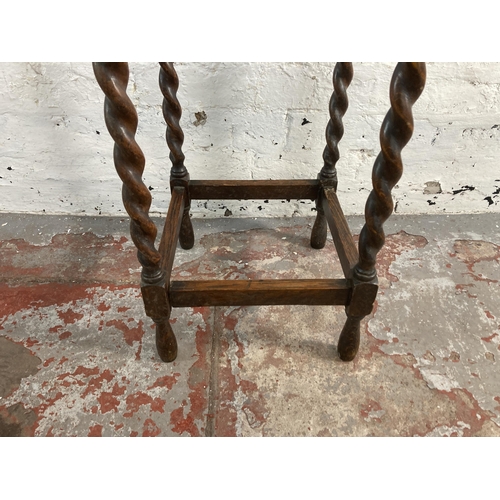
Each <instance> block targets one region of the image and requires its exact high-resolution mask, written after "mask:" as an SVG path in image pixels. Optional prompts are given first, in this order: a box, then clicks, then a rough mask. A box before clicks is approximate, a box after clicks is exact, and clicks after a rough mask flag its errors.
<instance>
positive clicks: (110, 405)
mask: <svg viewBox="0 0 500 500" xmlns="http://www.w3.org/2000/svg"><path fill="white" fill-rule="evenodd" d="M125 390H126V388H125V387H120V386H119V385H118V384H115V385H114V386H113V390H112V391H111V392H102V393H101V395H100V396H99V397H98V398H97V401H98V402H99V404H100V405H101V413H107V412H108V411H117V409H118V405H119V404H120V401H119V400H118V398H117V397H116V396H121V395H122V394H123V393H124V392H125Z"/></svg>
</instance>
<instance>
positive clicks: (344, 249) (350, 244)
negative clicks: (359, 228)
mask: <svg viewBox="0 0 500 500" xmlns="http://www.w3.org/2000/svg"><path fill="white" fill-rule="evenodd" d="M322 208H323V212H324V214H325V217H326V220H327V221H328V225H329V226H330V232H331V233H332V238H333V243H334V244H335V248H336V250H337V254H338V256H339V259H340V263H341V265H342V270H343V271H344V276H345V277H346V278H347V279H350V278H352V273H353V270H354V267H355V266H356V264H357V263H358V260H359V256H358V251H357V250H356V245H355V244H354V240H353V239H352V235H351V230H350V229H349V225H348V224H347V221H346V219H345V216H344V212H342V208H340V202H339V199H338V198H337V194H336V193H335V191H334V189H333V188H326V189H325V190H324V196H323V197H322Z"/></svg>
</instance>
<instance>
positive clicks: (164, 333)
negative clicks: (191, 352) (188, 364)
mask: <svg viewBox="0 0 500 500" xmlns="http://www.w3.org/2000/svg"><path fill="white" fill-rule="evenodd" d="M155 323H156V349H157V350H158V354H159V356H160V358H161V360H162V361H165V362H166V363H170V362H171V361H174V360H175V358H176V357H177V340H176V338H175V334H174V331H173V330H172V327H171V326H170V322H169V321H168V319H167V320H162V321H157V322H156V321H155Z"/></svg>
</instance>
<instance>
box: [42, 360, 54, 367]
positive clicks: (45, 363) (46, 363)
mask: <svg viewBox="0 0 500 500" xmlns="http://www.w3.org/2000/svg"><path fill="white" fill-rule="evenodd" d="M54 359H55V358H49V359H47V360H45V361H44V363H43V366H45V367H47V366H49V365H50V363H53V362H54Z"/></svg>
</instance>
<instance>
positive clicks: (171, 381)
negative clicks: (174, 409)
mask: <svg viewBox="0 0 500 500" xmlns="http://www.w3.org/2000/svg"><path fill="white" fill-rule="evenodd" d="M180 376H181V374H180V373H174V374H173V375H165V376H164V377H160V378H157V379H156V380H155V382H154V383H153V385H151V386H149V387H148V390H150V389H154V388H155V387H166V388H167V389H168V390H169V391H170V390H171V389H172V387H173V386H174V385H175V384H176V383H177V379H178V378H179V377H180Z"/></svg>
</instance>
